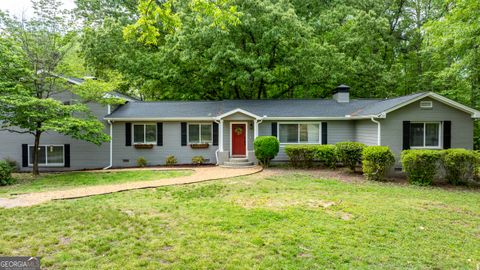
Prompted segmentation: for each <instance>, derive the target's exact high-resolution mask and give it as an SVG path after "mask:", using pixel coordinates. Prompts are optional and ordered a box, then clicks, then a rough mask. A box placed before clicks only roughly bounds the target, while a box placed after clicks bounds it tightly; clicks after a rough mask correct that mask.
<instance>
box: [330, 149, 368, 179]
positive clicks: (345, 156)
mask: <svg viewBox="0 0 480 270" xmlns="http://www.w3.org/2000/svg"><path fill="white" fill-rule="evenodd" d="M335 146H336V147H337V153H338V158H339V159H340V161H341V162H342V163H343V165H344V166H347V167H348V168H350V170H351V171H352V172H355V167H357V164H358V163H360V162H361V161H362V151H363V148H365V147H366V145H365V144H363V143H359V142H339V143H337V144H335Z"/></svg>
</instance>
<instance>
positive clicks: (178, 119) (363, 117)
mask: <svg viewBox="0 0 480 270" xmlns="http://www.w3.org/2000/svg"><path fill="white" fill-rule="evenodd" d="M372 117H376V118H379V116H378V115H365V116H351V115H345V116H340V117H291V116H288V117H268V116H264V117H260V118H257V120H259V121H260V120H272V121H281V120H317V121H322V120H358V119H370V118H372ZM380 118H383V117H380ZM103 119H105V120H114V121H122V122H129V121H217V120H220V118H218V117H164V118H161V117H142V118H125V117H121V118H116V117H104V118H103Z"/></svg>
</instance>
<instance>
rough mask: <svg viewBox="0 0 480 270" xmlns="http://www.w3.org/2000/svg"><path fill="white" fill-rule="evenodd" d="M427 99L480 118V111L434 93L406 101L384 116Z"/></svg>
mask: <svg viewBox="0 0 480 270" xmlns="http://www.w3.org/2000/svg"><path fill="white" fill-rule="evenodd" d="M426 97H430V98H433V99H435V100H437V101H440V102H442V103H443V104H446V105H449V106H450V107H453V108H456V109H458V110H461V111H464V112H466V113H469V114H471V115H472V118H480V111H477V110H475V109H472V108H470V107H468V106H465V105H463V104H461V103H458V102H456V101H454V100H451V99H449V98H446V97H444V96H442V95H439V94H437V93H433V92H427V93H425V94H423V95H420V96H418V97H416V98H414V99H411V100H408V101H406V102H404V103H401V104H399V105H397V106H395V107H392V108H390V109H388V110H386V111H384V112H383V114H387V113H390V112H393V111H395V110H398V109H400V108H402V107H405V106H407V105H409V104H412V103H414V102H416V101H419V100H421V99H423V98H426Z"/></svg>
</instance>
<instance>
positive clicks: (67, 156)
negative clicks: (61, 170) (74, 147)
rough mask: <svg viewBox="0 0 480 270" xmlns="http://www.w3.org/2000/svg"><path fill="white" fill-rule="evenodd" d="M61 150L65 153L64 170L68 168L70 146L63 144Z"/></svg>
mask: <svg viewBox="0 0 480 270" xmlns="http://www.w3.org/2000/svg"><path fill="white" fill-rule="evenodd" d="M63 150H64V151H65V168H70V144H65V145H64V147H63Z"/></svg>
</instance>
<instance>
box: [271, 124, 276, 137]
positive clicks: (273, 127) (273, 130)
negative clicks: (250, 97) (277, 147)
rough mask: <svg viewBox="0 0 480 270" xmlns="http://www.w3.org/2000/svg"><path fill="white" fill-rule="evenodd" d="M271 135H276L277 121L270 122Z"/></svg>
mask: <svg viewBox="0 0 480 270" xmlns="http://www.w3.org/2000/svg"><path fill="white" fill-rule="evenodd" d="M272 136H274V137H277V122H273V123H272Z"/></svg>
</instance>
